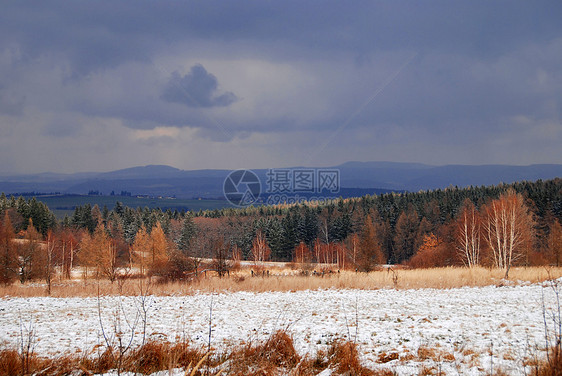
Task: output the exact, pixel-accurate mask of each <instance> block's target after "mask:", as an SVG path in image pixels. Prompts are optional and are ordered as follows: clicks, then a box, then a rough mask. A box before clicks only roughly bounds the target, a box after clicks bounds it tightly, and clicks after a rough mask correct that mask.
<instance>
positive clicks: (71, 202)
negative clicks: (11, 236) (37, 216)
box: [35, 195, 229, 219]
mask: <svg viewBox="0 0 562 376" xmlns="http://www.w3.org/2000/svg"><path fill="white" fill-rule="evenodd" d="M35 197H36V198H37V200H38V201H41V202H44V203H45V204H46V205H47V206H48V207H49V209H51V211H52V212H53V213H54V214H55V215H56V216H57V218H59V219H62V218H64V216H65V215H69V216H70V215H72V213H73V212H74V209H75V208H76V206H79V205H85V204H90V205H92V206H94V205H95V204H97V205H98V206H99V207H100V209H102V208H103V206H104V205H106V206H107V208H108V209H110V210H111V209H113V207H114V206H115V203H116V202H117V201H120V202H121V203H123V205H125V206H128V207H130V208H137V207H141V208H144V207H148V208H151V209H152V208H161V209H162V210H167V209H171V210H175V209H177V210H178V211H181V210H185V211H187V210H190V211H199V210H213V209H220V208H224V207H227V206H229V204H228V201H226V200H203V199H202V200H189V199H173V198H146V197H128V196H87V195H54V196H35Z"/></svg>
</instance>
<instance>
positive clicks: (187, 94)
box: [162, 64, 237, 108]
mask: <svg viewBox="0 0 562 376" xmlns="http://www.w3.org/2000/svg"><path fill="white" fill-rule="evenodd" d="M217 90H218V81H217V78H216V77H215V76H214V75H212V74H211V73H208V72H207V70H206V69H205V68H204V67H203V66H202V65H201V64H197V65H194V66H193V67H191V70H190V72H189V73H188V74H186V75H185V76H183V77H182V76H181V75H180V74H179V73H178V72H174V73H172V77H170V80H169V81H168V83H167V85H166V87H165V89H164V92H163V94H162V99H163V100H165V101H166V102H169V103H180V104H184V105H186V106H188V107H195V108H197V107H225V106H229V105H230V104H232V103H234V102H235V101H236V100H237V98H236V95H234V94H233V93H231V92H226V93H224V94H220V95H217Z"/></svg>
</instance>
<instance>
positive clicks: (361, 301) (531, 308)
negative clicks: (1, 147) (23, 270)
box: [0, 284, 556, 375]
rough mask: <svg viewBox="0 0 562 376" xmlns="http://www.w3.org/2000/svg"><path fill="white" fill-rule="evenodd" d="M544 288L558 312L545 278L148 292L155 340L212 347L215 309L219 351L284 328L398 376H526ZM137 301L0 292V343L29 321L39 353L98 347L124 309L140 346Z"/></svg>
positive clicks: (298, 343)
mask: <svg viewBox="0 0 562 376" xmlns="http://www.w3.org/2000/svg"><path fill="white" fill-rule="evenodd" d="M543 295H544V297H545V298H544V299H545V306H546V308H547V310H552V309H554V307H555V304H556V303H555V296H554V293H553V290H552V289H551V288H549V287H544V286H543V285H540V284H534V285H516V286H502V287H495V286H488V287H481V288H460V289H450V290H435V289H419V290H392V289H382V290H335V289H334V290H320V291H298V292H267V293H252V292H236V293H220V294H203V293H201V294H195V295H192V296H172V297H161V296H149V297H147V303H148V304H147V307H148V310H147V312H148V313H147V330H146V333H147V337H149V338H160V339H168V340H171V341H173V340H176V339H178V338H188V339H189V340H190V341H192V343H193V344H195V345H199V346H207V344H208V340H209V315H210V312H211V307H212V320H211V327H212V334H211V345H212V347H213V348H214V349H216V350H219V351H220V350H226V349H228V348H229V347H230V346H236V345H238V344H240V343H247V342H248V341H256V340H264V339H267V337H268V336H269V335H271V334H272V333H274V332H275V331H276V330H279V329H285V330H287V331H288V332H289V333H290V334H291V335H292V336H293V339H294V342H295V347H296V349H297V351H299V353H301V354H306V353H308V354H314V353H315V352H316V351H318V350H319V349H324V348H326V345H327V344H328V343H329V342H330V341H331V340H332V339H334V338H346V339H347V338H349V339H351V340H355V341H357V343H358V344H359V348H360V351H361V357H362V361H363V363H364V364H365V365H366V366H368V367H371V368H385V367H386V368H390V369H393V370H395V371H396V372H397V373H398V374H400V375H409V374H413V373H417V372H418V370H419V368H420V367H421V366H422V365H425V366H434V367H439V368H440V369H441V370H442V371H443V372H445V373H447V374H449V373H453V374H456V373H462V374H467V375H471V374H474V375H477V374H481V373H482V372H485V371H489V370H490V368H493V369H498V367H500V368H501V369H503V370H504V371H506V372H508V373H509V374H523V371H524V366H523V360H524V359H525V358H527V357H531V356H534V355H538V356H543V351H544V345H545V340H544V320H543V305H542V296H543ZM98 303H99V307H100V309H98ZM139 307H140V299H139V298H138V297H102V298H100V299H99V301H98V299H97V298H64V299H62V298H47V297H36V298H15V297H5V298H3V299H0V343H3V344H5V345H11V346H16V345H17V343H18V341H19V340H20V339H21V329H22V328H23V331H24V334H25V331H26V330H28V329H29V328H30V327H31V328H32V329H33V331H34V333H35V338H36V347H35V351H36V352H37V353H38V354H53V355H54V354H64V353H69V352H70V353H75V352H79V353H82V352H84V351H91V350H92V348H94V346H96V345H100V344H101V345H103V344H104V342H103V336H102V333H101V325H100V318H99V313H100V312H101V318H102V322H103V323H104V325H103V328H104V330H105V331H106V335H107V336H108V337H112V333H114V332H115V330H114V329H113V328H114V324H115V317H117V316H119V317H121V322H120V324H121V331H122V332H123V333H124V337H125V338H127V335H130V334H131V329H130V328H131V327H133V328H134V333H135V335H134V341H135V343H139V342H140V341H141V338H142V317H141V316H138V312H139ZM549 320H550V319H549ZM549 320H547V321H549ZM135 321H136V324H135ZM129 325H130V326H129ZM110 339H111V338H110ZM420 347H421V348H430V349H434V350H437V352H440V353H441V355H442V356H440V357H439V359H426V360H422V359H420V358H419V357H418V356H417V355H418V349H419V348H420ZM392 352H397V353H398V354H400V355H401V356H404V355H405V354H407V353H408V352H409V353H410V354H412V355H413V356H411V357H410V360H405V359H402V360H393V361H390V362H388V363H385V364H379V363H378V362H377V361H378V360H379V357H380V355H381V354H383V353H385V354H389V353H392ZM471 353H474V354H475V355H471ZM445 354H452V355H453V357H451V356H449V358H447V357H446V356H445Z"/></svg>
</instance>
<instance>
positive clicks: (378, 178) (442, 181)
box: [0, 162, 562, 198]
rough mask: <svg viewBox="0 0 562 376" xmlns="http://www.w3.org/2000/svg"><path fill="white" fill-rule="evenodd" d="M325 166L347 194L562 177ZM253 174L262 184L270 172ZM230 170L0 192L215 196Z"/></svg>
mask: <svg viewBox="0 0 562 376" xmlns="http://www.w3.org/2000/svg"><path fill="white" fill-rule="evenodd" d="M298 168H300V169H302V168H304V167H298ZM306 168H308V169H310V168H314V167H306ZM326 168H330V169H337V170H339V171H340V187H341V188H342V189H344V188H345V192H355V191H356V192H369V191H372V192H373V193H381V192H385V191H419V190H427V189H438V188H446V187H448V186H459V187H466V186H470V185H473V186H479V185H495V184H499V183H512V182H515V181H522V180H530V181H535V180H538V179H543V180H546V179H553V178H556V177H562V165H561V164H535V165H528V166H514V165H443V166H433V165H427V164H422V163H401V162H346V163H344V164H341V165H339V166H333V167H326ZM295 169H297V168H295ZM252 171H254V172H255V173H256V174H257V175H258V176H259V178H260V180H261V181H262V185H264V186H265V184H266V181H267V172H268V170H267V169H253V170H252ZM230 172H231V170H226V169H222V170H219V169H217V170H213V169H205V170H181V169H178V168H175V167H171V166H166V165H147V166H137V167H131V168H126V169H121V170H115V171H110V172H102V173H96V172H84V173H76V174H56V173H41V174H30V175H12V176H4V177H1V176H0V192H6V193H20V192H32V191H33V192H60V193H68V194H70V193H76V194H86V193H88V192H89V191H99V192H101V193H103V194H106V195H108V194H109V193H110V192H111V191H114V192H116V193H120V192H121V191H128V192H131V193H132V194H133V195H152V196H176V197H181V198H194V197H203V198H216V197H222V187H223V182H224V179H225V178H226V176H227V175H228V174H229V173H230ZM342 192H343V191H342Z"/></svg>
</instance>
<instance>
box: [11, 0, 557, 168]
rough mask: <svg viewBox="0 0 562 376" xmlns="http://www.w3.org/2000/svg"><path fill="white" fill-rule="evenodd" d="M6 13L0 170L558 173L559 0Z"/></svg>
mask: <svg viewBox="0 0 562 376" xmlns="http://www.w3.org/2000/svg"><path fill="white" fill-rule="evenodd" d="M0 9H1V12H0V133H1V134H0V136H1V137H0V161H1V162H2V163H0V173H2V174H26V173H37V172H46V171H50V172H61V173H72V172H79V171H111V170H116V169H121V168H127V167H132V166H140V165H148V164H166V165H170V166H174V167H177V168H181V169H203V168H221V169H223V168H224V169H237V168H278V167H288V166H317V167H321V166H334V165H338V164H341V163H344V162H347V161H396V162H422V163H428V164H435V165H443V164H519V165H528V164H534V163H562V147H560V145H562V116H561V112H562V22H560V20H561V19H562V2H560V1H488V0H486V1H462V2H461V1H449V0H447V1H419V0H417V1H361V0H358V1H351V2H345V1H329V0H322V1H303V0H299V1H265V0H259V1H226V0H225V1H213V0H210V1H167V0H162V1H143V0H129V1H114V0H111V1H104V0H100V1H79V0H77V1H51V0H46V1H8V0H0Z"/></svg>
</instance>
